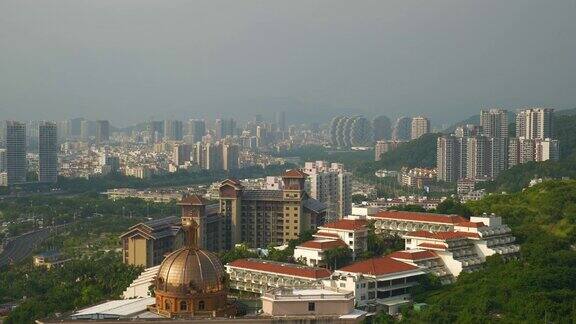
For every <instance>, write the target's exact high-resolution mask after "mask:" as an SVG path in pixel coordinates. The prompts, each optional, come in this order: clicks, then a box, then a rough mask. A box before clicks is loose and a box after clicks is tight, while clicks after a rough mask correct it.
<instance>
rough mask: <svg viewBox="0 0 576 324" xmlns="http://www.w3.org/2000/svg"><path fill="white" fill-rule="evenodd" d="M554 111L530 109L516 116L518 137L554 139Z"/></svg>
mask: <svg viewBox="0 0 576 324" xmlns="http://www.w3.org/2000/svg"><path fill="white" fill-rule="evenodd" d="M553 121H554V109H552V108H528V109H524V110H521V111H520V112H518V115H516V137H524V138H527V139H546V138H553V131H554V122H553Z"/></svg>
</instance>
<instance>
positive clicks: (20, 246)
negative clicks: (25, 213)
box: [0, 228, 55, 267]
mask: <svg viewBox="0 0 576 324" xmlns="http://www.w3.org/2000/svg"><path fill="white" fill-rule="evenodd" d="M54 230H55V228H42V229H39V230H35V231H32V232H28V233H25V234H22V235H20V236H17V237H14V238H11V239H10V240H9V241H8V242H7V243H6V244H5V245H4V250H3V251H2V253H0V267H3V266H5V265H7V264H9V263H10V262H12V261H14V262H20V261H22V260H24V259H25V258H26V257H28V256H29V255H30V254H31V253H32V251H34V249H35V248H36V247H37V246H38V244H40V243H42V242H43V241H44V240H46V239H47V238H48V237H50V234H51V233H52V232H53V231H54Z"/></svg>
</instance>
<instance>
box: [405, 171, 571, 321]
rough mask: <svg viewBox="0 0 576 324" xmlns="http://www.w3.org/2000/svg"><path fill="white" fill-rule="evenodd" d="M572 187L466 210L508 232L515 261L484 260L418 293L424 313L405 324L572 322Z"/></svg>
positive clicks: (555, 184) (409, 316) (540, 189)
mask: <svg viewBox="0 0 576 324" xmlns="http://www.w3.org/2000/svg"><path fill="white" fill-rule="evenodd" d="M574 202H576V181H574V180H572V181H549V182H545V183H542V184H540V185H537V186H534V187H532V188H529V189H527V190H525V191H524V192H521V193H515V194H511V195H492V196H488V197H486V198H484V199H483V200H481V201H478V202H474V203H469V204H468V205H466V207H467V208H468V209H470V211H471V212H473V213H474V214H480V213H483V212H486V213H492V212H493V213H496V214H497V215H500V216H502V217H503V219H504V222H505V223H507V224H509V225H510V226H511V228H512V231H513V233H514V235H515V236H516V238H517V242H518V243H519V244H520V245H521V258H520V259H519V260H516V261H509V262H503V260H502V259H501V258H500V257H499V256H494V257H489V258H488V260H487V263H486V266H485V268H484V269H483V270H481V271H478V272H474V273H470V274H466V273H463V274H461V275H460V277H459V278H458V280H457V281H456V283H454V284H452V285H448V286H442V287H437V288H436V289H431V290H428V291H424V292H422V293H421V294H419V295H417V296H416V298H415V299H416V300H415V301H416V302H426V303H428V305H429V308H428V309H427V310H425V311H423V312H414V311H406V312H405V314H404V315H405V317H404V322H407V323H571V321H572V320H573V319H574V318H576V251H575V249H574V244H575V243H576V230H575V229H576V204H575V203H574Z"/></svg>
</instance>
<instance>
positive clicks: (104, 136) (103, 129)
mask: <svg viewBox="0 0 576 324" xmlns="http://www.w3.org/2000/svg"><path fill="white" fill-rule="evenodd" d="M109 140H110V122H109V121H107V120H98V121H96V142H97V143H105V142H108V141H109Z"/></svg>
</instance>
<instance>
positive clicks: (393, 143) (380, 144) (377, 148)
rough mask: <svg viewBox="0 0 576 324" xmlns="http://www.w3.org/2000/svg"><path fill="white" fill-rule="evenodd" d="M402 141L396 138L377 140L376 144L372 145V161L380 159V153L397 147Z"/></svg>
mask: <svg viewBox="0 0 576 324" xmlns="http://www.w3.org/2000/svg"><path fill="white" fill-rule="evenodd" d="M402 143H403V142H402V141H397V140H381V141H377V142H376V145H374V161H380V160H381V159H382V154H384V153H386V152H390V151H393V150H395V149H397V148H398V146H400V144H402Z"/></svg>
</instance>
